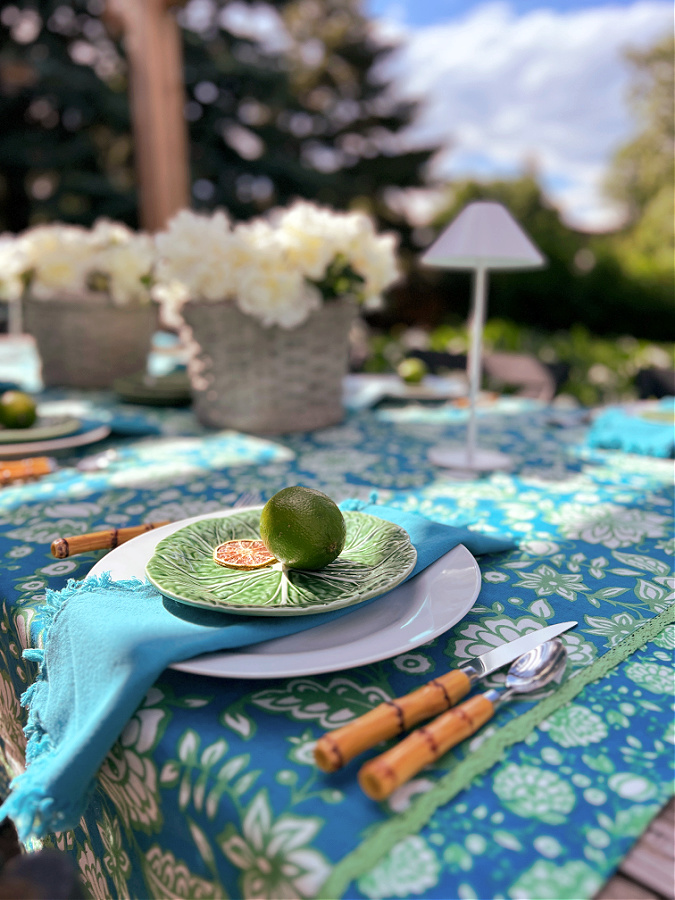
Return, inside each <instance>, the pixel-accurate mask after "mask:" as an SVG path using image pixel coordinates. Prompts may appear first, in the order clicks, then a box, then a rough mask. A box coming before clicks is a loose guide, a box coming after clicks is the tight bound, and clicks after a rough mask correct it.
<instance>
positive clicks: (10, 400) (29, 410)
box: [0, 391, 37, 428]
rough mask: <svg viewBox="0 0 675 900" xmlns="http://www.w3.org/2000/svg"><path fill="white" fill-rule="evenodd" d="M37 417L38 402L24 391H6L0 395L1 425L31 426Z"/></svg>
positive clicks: (7, 426) (14, 426) (11, 426)
mask: <svg viewBox="0 0 675 900" xmlns="http://www.w3.org/2000/svg"><path fill="white" fill-rule="evenodd" d="M36 419H37V404H36V403H35V400H34V399H33V398H32V397H31V396H30V394H25V393H24V392H23V391H5V392H4V394H3V395H2V396H1V397H0V425H4V426H5V428H30V426H31V425H33V424H34V423H35V420H36Z"/></svg>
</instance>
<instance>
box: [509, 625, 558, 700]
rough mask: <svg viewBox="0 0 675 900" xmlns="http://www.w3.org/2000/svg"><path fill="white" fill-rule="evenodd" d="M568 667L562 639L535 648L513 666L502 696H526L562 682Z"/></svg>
mask: <svg viewBox="0 0 675 900" xmlns="http://www.w3.org/2000/svg"><path fill="white" fill-rule="evenodd" d="M566 665H567V651H566V650H565V645H564V644H563V642H562V641H561V640H560V638H554V639H553V640H552V641H546V642H545V643H544V644H540V645H539V646H538V647H533V648H532V650H528V652H527V653H524V654H523V655H522V656H519V657H518V659H517V660H516V661H515V662H514V663H513V664H512V665H511V668H510V669H509V671H508V673H507V675H506V691H505V692H504V694H502V695H501V697H502V700H504V699H507V696H506V695H509V696H510V695H511V694H525V693H529V692H530V691H537V690H539V688H542V687H546V685H547V684H549V683H550V682H551V681H555V682H557V683H558V684H559V683H560V681H561V680H562V677H563V674H564V672H565V667H566Z"/></svg>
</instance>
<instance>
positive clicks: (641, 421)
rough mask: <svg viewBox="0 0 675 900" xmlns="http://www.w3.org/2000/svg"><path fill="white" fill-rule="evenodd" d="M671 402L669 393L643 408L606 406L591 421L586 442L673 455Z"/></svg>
mask: <svg viewBox="0 0 675 900" xmlns="http://www.w3.org/2000/svg"><path fill="white" fill-rule="evenodd" d="M674 402H675V401H674V398H673V397H666V398H664V399H663V400H661V401H660V402H659V403H658V404H654V405H653V406H649V407H645V408H644V409H639V408H635V409H630V408H628V409H621V408H620V407H613V408H610V409H607V410H605V411H604V412H602V413H600V415H599V416H598V417H597V418H596V419H595V421H594V422H593V424H592V426H591V427H590V429H589V432H588V435H587V437H586V444H587V445H588V446H589V447H595V448H598V449H603V450H623V451H624V453H639V454H641V455H642V456H660V457H664V458H668V457H672V456H673V455H675V412H674V409H673V404H674Z"/></svg>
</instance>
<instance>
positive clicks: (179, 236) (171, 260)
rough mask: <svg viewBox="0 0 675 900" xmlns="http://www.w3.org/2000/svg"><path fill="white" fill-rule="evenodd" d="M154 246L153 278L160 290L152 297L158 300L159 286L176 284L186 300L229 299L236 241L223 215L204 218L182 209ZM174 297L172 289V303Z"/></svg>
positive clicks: (232, 289) (220, 213)
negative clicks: (182, 291) (181, 287)
mask: <svg viewBox="0 0 675 900" xmlns="http://www.w3.org/2000/svg"><path fill="white" fill-rule="evenodd" d="M155 243H156V247H157V254H158V259H157V265H156V269H155V275H154V277H155V282H156V284H157V285H158V286H160V288H159V290H157V289H155V290H154V291H153V296H155V297H157V298H158V299H159V298H160V297H161V296H162V286H164V285H166V284H171V283H172V282H178V283H180V284H182V285H183V287H184V293H185V296H186V299H198V298H199V299H204V300H224V299H232V297H233V294H234V289H235V285H234V279H233V271H234V268H235V263H236V255H237V249H238V241H237V239H236V238H235V236H234V234H233V232H232V229H231V228H230V221H229V219H228V217H227V216H226V214H225V213H224V212H222V211H217V212H215V213H213V214H212V215H210V216H207V215H200V214H198V213H195V212H192V211H191V210H187V209H184V210H181V211H180V212H179V213H177V215H175V216H174V217H173V218H172V219H171V221H170V222H169V223H168V226H167V229H166V231H163V232H161V233H160V234H158V235H156V237H155ZM176 296H177V292H176V291H175V290H174V291H173V297H174V300H175V298H176Z"/></svg>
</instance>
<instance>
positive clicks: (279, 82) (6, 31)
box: [0, 0, 431, 233]
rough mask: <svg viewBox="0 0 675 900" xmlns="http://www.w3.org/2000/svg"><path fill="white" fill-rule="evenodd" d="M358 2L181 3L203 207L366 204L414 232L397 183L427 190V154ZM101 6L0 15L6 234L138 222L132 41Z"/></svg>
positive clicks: (32, 4) (35, 1)
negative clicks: (63, 223) (301, 201)
mask: <svg viewBox="0 0 675 900" xmlns="http://www.w3.org/2000/svg"><path fill="white" fill-rule="evenodd" d="M360 6H361V4H360V0H358V2H357V0H326V2H321V3H319V2H318V0H276V2H269V3H256V4H254V5H247V4H246V3H230V2H228V0H211V2H201V3H198V4H196V3H187V4H186V6H185V8H184V9H183V10H181V11H180V12H179V14H178V15H179V22H180V24H181V26H182V34H183V39H184V40H183V46H184V58H185V88H186V99H187V103H186V110H185V113H186V119H187V122H188V128H189V138H190V154H191V180H192V191H193V197H194V203H193V205H194V206H195V207H196V208H204V209H214V208H216V207H225V208H226V209H228V210H229V211H230V213H231V215H232V216H233V217H234V218H235V219H246V218H249V217H250V216H252V215H255V214H258V213H260V212H262V211H264V210H265V209H268V208H269V207H271V206H275V205H283V204H286V203H288V202H289V201H290V200H292V199H293V198H295V197H304V198H307V199H315V200H317V201H319V202H321V203H325V204H329V205H331V206H333V207H336V208H347V207H350V206H358V207H360V208H365V209H367V210H368V211H370V212H372V213H373V214H375V216H376V217H377V218H378V219H379V220H380V224H381V225H383V226H389V227H391V226H400V228H401V230H402V231H403V232H404V233H405V231H406V225H405V222H404V221H403V220H402V219H400V218H397V217H396V215H395V214H394V213H393V212H392V211H391V210H390V209H389V207H388V206H387V204H386V201H385V198H386V191H387V188H388V186H390V185H392V184H393V185H396V186H397V187H407V186H415V185H420V184H421V183H422V179H423V168H424V164H425V163H426V162H427V160H428V159H429V157H430V155H431V151H430V150H427V151H415V152H409V151H407V150H406V149H405V148H404V147H403V144H402V142H401V132H402V131H403V130H404V129H405V127H406V126H407V125H408V123H409V122H410V120H411V117H412V115H413V112H414V109H413V107H411V106H409V105H402V104H399V103H396V102H394V101H392V100H391V99H389V97H388V91H387V85H386V84H384V83H381V82H378V81H377V80H376V79H375V77H374V74H373V73H374V71H375V69H376V66H377V63H378V61H379V60H380V59H381V57H382V56H383V54H386V53H388V52H390V48H385V47H383V46H381V45H379V44H378V43H376V42H375V41H374V39H373V38H372V36H371V33H370V30H369V27H368V22H367V20H366V19H365V17H364V16H363V15H362V13H361V12H360ZM102 8H103V3H102V0H75V2H73V3H69V4H65V3H63V2H62V0H16V2H15V3H13V4H12V5H11V6H7V7H6V8H5V9H4V10H3V11H2V14H1V15H0V42H1V43H0V114H1V115H2V117H3V122H4V123H6V126H5V128H4V130H3V134H2V135H0V173H2V178H3V188H2V196H0V229H2V228H6V229H10V230H14V231H17V230H20V229H21V228H23V227H25V226H26V224H28V223H30V222H34V221H36V220H39V219H61V220H67V221H75V222H82V223H90V222H91V221H92V220H93V219H95V218H96V217H98V216H102V215H107V216H111V217H113V218H118V219H121V220H123V221H126V222H128V223H129V224H131V225H136V223H137V208H136V194H135V190H134V172H133V141H132V138H131V136H130V125H129V110H128V96H127V69H126V62H125V58H124V44H123V41H122V42H120V43H116V42H115V41H113V40H112V39H111V38H110V37H109V35H108V34H107V32H106V30H105V26H104V24H103V22H102V20H101V13H102ZM265 25H267V26H268V27H267V28H265V27H264V26H265ZM29 26H30V27H29ZM17 72H18V73H19V74H20V76H21V77H18V76H17V74H16V73H17ZM12 73H14V74H13V75H12Z"/></svg>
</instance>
